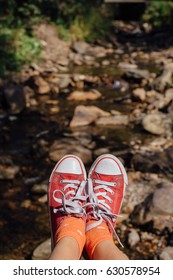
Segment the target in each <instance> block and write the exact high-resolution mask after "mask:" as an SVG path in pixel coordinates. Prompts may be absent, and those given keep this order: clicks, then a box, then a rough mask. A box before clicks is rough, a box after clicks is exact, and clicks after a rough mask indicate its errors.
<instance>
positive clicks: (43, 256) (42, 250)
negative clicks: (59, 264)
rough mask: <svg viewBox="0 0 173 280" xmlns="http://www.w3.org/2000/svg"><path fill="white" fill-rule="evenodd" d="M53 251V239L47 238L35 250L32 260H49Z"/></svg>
mask: <svg viewBox="0 0 173 280" xmlns="http://www.w3.org/2000/svg"><path fill="white" fill-rule="evenodd" d="M50 253H51V239H47V240H46V241H44V242H43V243H41V244H40V245H38V247H37V248H36V249H35V250H34V252H33V255H32V260H48V258H49V256H50Z"/></svg>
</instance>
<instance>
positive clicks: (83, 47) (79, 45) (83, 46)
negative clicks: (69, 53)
mask: <svg viewBox="0 0 173 280" xmlns="http://www.w3.org/2000/svg"><path fill="white" fill-rule="evenodd" d="M72 49H73V50H74V51H75V52H77V53H79V54H85V53H86V51H87V50H88V49H89V44H87V43H86V42H81V41H77V42H74V43H73V46H72Z"/></svg>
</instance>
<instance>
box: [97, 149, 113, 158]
mask: <svg viewBox="0 0 173 280" xmlns="http://www.w3.org/2000/svg"><path fill="white" fill-rule="evenodd" d="M109 153H110V150H109V149H108V148H100V149H96V150H94V157H98V156H101V155H103V154H109Z"/></svg>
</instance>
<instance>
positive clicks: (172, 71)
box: [154, 63, 173, 92]
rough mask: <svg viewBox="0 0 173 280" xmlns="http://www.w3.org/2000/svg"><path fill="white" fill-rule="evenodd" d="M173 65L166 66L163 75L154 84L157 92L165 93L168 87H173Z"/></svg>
mask: <svg viewBox="0 0 173 280" xmlns="http://www.w3.org/2000/svg"><path fill="white" fill-rule="evenodd" d="M172 76H173V63H168V64H165V66H164V69H163V72H162V74H161V75H160V76H159V77H157V79H156V80H155V82H154V87H155V89H156V90H158V91H160V92H163V90H164V89H165V88H166V86H167V85H172Z"/></svg>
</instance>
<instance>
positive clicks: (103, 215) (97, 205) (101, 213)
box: [85, 178, 124, 247]
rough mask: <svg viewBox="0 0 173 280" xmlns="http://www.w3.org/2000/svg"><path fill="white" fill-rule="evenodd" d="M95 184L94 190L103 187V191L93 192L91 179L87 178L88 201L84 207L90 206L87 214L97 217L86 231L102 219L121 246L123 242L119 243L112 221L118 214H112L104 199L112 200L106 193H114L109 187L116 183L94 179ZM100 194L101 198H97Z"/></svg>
mask: <svg viewBox="0 0 173 280" xmlns="http://www.w3.org/2000/svg"><path fill="white" fill-rule="evenodd" d="M94 182H95V183H96V184H98V185H97V186H96V187H94V190H99V189H102V190H103V189H104V190H105V192H103V191H102V192H99V191H98V192H97V193H94V192H93V180H92V179H90V178H89V179H88V198H89V202H88V203H86V204H85V207H92V211H90V212H87V215H92V216H93V217H94V218H95V219H97V221H96V222H94V223H92V224H91V225H89V226H87V229H86V231H88V230H90V229H92V228H94V227H97V226H99V225H100V224H101V223H102V222H103V221H106V222H107V224H108V225H109V227H110V228H111V229H112V231H113V234H114V235H115V237H116V239H117V240H118V242H119V243H120V245H121V246H122V247H124V246H123V244H122V243H121V241H120V239H119V237H118V235H117V233H116V231H115V229H114V227H113V225H112V222H115V221H116V219H117V217H118V216H119V215H116V214H113V213H112V211H111V208H110V206H109V205H108V204H107V203H106V200H108V201H109V202H112V199H111V198H110V197H109V196H108V195H107V193H111V194H114V191H113V190H112V189H111V188H110V187H116V183H114V182H106V181H102V180H94ZM99 196H101V197H102V198H103V199H98V197H99Z"/></svg>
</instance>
